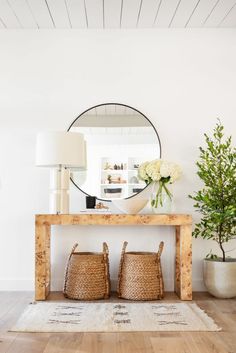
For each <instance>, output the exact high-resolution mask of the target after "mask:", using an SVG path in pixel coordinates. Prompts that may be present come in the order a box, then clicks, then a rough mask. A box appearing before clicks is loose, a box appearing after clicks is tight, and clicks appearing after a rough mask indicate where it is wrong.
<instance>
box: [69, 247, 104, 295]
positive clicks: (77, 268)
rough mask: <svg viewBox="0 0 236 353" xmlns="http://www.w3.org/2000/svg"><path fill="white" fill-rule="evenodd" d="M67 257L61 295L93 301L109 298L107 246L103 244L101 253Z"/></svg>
mask: <svg viewBox="0 0 236 353" xmlns="http://www.w3.org/2000/svg"><path fill="white" fill-rule="evenodd" d="M77 246H78V244H75V245H74V246H73V248H72V251H71V254H70V256H69V259H68V262H67V267H66V273H65V281H64V290H63V294H64V296H65V297H66V298H70V299H77V300H95V299H105V298H109V295H110V275H109V258H108V254H109V251H108V246H107V244H106V243H103V252H101V253H93V252H75V249H76V248H77Z"/></svg>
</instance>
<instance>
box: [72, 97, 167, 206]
mask: <svg viewBox="0 0 236 353" xmlns="http://www.w3.org/2000/svg"><path fill="white" fill-rule="evenodd" d="M103 105H121V106H123V107H126V108H130V109H133V110H135V111H136V112H137V113H139V114H141V115H142V116H143V117H144V118H145V119H147V121H148V122H149V123H150V125H151V126H152V127H153V130H154V131H155V133H156V136H157V140H158V142H159V145H160V158H161V154H162V149H161V140H160V137H159V135H158V133H157V130H156V128H155V126H154V125H153V123H152V122H151V121H150V119H148V118H147V117H146V115H144V114H143V113H141V112H140V111H139V110H138V109H136V108H133V107H131V106H130V105H127V104H122V103H113V102H112V103H102V104H97V105H94V106H93V107H90V108H89V109H86V110H85V111H83V112H82V113H81V114H80V115H79V116H78V117H77V118H75V119H74V120H73V121H72V123H71V124H70V126H69V128H68V129H67V132H69V131H70V129H71V128H72V126H73V125H74V123H75V122H76V121H77V120H78V119H79V118H80V117H81V116H82V115H84V114H85V113H87V112H88V111H89V110H91V109H94V108H98V107H101V106H103ZM70 180H71V182H72V183H73V184H74V186H75V187H76V188H77V189H79V190H80V191H81V192H82V193H83V194H85V195H86V196H93V195H89V194H87V193H86V192H85V191H83V190H82V189H81V188H80V187H79V186H78V185H77V184H76V183H75V182H74V180H73V179H72V178H70ZM146 187H147V185H146V186H145V188H143V190H145V189H146ZM143 190H141V191H139V192H137V193H136V194H134V195H131V196H129V197H125V198H124V200H127V199H131V198H132V197H135V196H136V195H138V194H139V193H140V192H142V191H143ZM96 199H97V200H99V201H103V202H112V200H105V199H100V198H98V197H96Z"/></svg>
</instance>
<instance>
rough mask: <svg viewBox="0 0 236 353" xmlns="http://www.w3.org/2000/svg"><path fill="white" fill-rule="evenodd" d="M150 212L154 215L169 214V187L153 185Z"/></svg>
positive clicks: (170, 200) (170, 199) (170, 205)
mask: <svg viewBox="0 0 236 353" xmlns="http://www.w3.org/2000/svg"><path fill="white" fill-rule="evenodd" d="M151 207H152V212H153V213H156V214H163V213H171V211H172V193H171V191H170V187H169V185H168V187H167V186H166V184H164V185H163V184H162V183H154V184H153V190H152V194H151Z"/></svg>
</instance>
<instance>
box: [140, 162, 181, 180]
mask: <svg viewBox="0 0 236 353" xmlns="http://www.w3.org/2000/svg"><path fill="white" fill-rule="evenodd" d="M180 175H181V169H180V167H179V166H178V165H177V164H175V163H171V162H167V161H163V160H161V159H155V160H153V161H151V162H145V163H142V164H141V166H140V167H139V172H138V176H139V178H140V179H141V180H145V181H146V182H150V181H154V182H158V181H162V180H163V179H166V178H169V181H165V182H169V183H173V182H175V181H176V180H177V179H179V177H180ZM163 181H164V180H163Z"/></svg>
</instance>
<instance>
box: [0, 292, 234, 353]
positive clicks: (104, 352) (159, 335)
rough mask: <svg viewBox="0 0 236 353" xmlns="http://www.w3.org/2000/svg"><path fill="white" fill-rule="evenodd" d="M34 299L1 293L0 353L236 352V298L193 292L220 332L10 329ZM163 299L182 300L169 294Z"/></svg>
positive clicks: (57, 296)
mask: <svg viewBox="0 0 236 353" xmlns="http://www.w3.org/2000/svg"><path fill="white" fill-rule="evenodd" d="M50 299H51V300H62V296H61V294H57V293H54V294H51V297H50ZM32 300H33V293H29V292H27V293H25V292H0V353H167V352H168V353H236V300H235V299H230V300H229V299H228V300H219V299H214V298H212V297H210V296H209V295H208V294H206V293H195V294H194V301H195V302H196V303H197V304H198V305H199V306H200V307H201V308H202V309H204V310H205V311H206V312H207V313H208V314H209V315H210V316H211V317H213V318H214V320H215V321H216V323H217V324H218V325H219V326H220V327H222V331H221V332H183V333H181V332H150V333H148V332H137V333H43V334H42V333H15V332H8V330H9V329H10V328H11V326H12V325H13V324H14V322H15V321H16V320H17V318H18V317H19V315H20V314H21V312H22V311H23V310H24V308H25V307H26V305H27V304H28V303H29V302H31V301H32ZM112 300H115V298H114V297H113V298H112ZM164 301H166V302H177V301H179V300H178V299H177V297H176V296H175V295H174V294H173V293H167V294H166V297H165V300H164Z"/></svg>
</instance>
